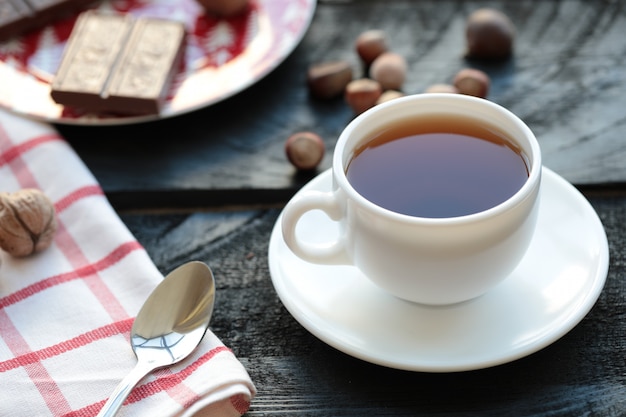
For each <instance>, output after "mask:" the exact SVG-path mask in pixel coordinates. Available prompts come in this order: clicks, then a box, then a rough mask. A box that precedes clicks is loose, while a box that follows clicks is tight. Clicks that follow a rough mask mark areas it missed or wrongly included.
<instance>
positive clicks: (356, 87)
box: [345, 78, 383, 114]
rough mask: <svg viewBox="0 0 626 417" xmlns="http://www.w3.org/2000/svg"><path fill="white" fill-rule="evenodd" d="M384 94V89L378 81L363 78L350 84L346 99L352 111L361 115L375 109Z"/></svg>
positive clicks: (347, 88)
mask: <svg viewBox="0 0 626 417" xmlns="http://www.w3.org/2000/svg"><path fill="white" fill-rule="evenodd" d="M382 93H383V89H382V87H381V86H380V83H379V82H378V81H375V80H370V79H369V78H361V79H358V80H354V81H351V82H350V83H349V84H348V86H347V87H346V93H345V98H346V102H347V103H348V105H349V106H350V107H351V108H352V110H353V111H354V112H355V113H357V114H360V113H363V112H364V111H365V110H367V109H369V108H371V107H374V106H375V105H376V102H377V101H378V99H379V98H380V96H381V94H382Z"/></svg>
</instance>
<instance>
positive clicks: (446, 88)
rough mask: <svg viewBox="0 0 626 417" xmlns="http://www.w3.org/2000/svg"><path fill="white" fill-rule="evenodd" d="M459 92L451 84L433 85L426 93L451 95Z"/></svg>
mask: <svg viewBox="0 0 626 417" xmlns="http://www.w3.org/2000/svg"><path fill="white" fill-rule="evenodd" d="M458 92H459V90H458V89H457V88H456V87H455V86H453V85H450V84H433V85H431V86H429V87H428V88H427V89H426V90H424V93H450V94H457V93H458Z"/></svg>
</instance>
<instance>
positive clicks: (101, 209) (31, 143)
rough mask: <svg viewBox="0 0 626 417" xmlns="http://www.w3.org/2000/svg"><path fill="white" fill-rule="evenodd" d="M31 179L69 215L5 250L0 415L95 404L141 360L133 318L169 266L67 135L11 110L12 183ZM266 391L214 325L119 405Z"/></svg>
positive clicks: (190, 406) (210, 408)
mask: <svg viewBox="0 0 626 417" xmlns="http://www.w3.org/2000/svg"><path fill="white" fill-rule="evenodd" d="M85 139H88V138H85ZM21 188H38V189H40V190H42V191H43V192H45V194H46V195H47V196H48V197H49V198H50V199H51V200H52V202H53V203H54V205H55V208H56V211H57V220H58V223H59V227H58V231H57V233H56V235H55V239H54V243H53V244H52V246H51V247H50V248H48V249H46V250H44V251H43V252H40V253H38V254H36V255H34V256H30V257H26V258H21V259H18V258H13V257H11V256H10V255H8V254H7V253H6V252H3V251H0V252H1V253H0V416H2V417H8V416H19V417H23V416H37V417H39V416H94V415H96V414H97V413H98V411H99V410H100V409H101V408H102V406H103V404H104V402H105V401H106V399H107V398H108V396H109V395H110V394H111V393H112V391H113V389H114V388H115V386H116V385H117V384H118V383H119V382H120V381H121V380H122V378H123V377H124V376H125V375H126V374H127V373H128V372H129V371H130V370H131V368H132V367H133V366H134V364H135V363H136V359H135V356H134V354H133V351H132V349H131V347H130V343H129V332H130V328H131V325H132V322H133V318H134V317H135V316H136V314H137V312H138V311H139V309H140V307H141V305H142V304H143V302H144V301H145V299H146V298H147V296H148V294H149V293H150V292H151V291H152V290H153V289H154V287H155V286H156V285H157V284H158V283H159V281H160V280H161V279H162V278H163V277H162V275H161V274H160V273H159V271H158V270H157V269H156V267H155V266H154V264H153V263H152V261H151V260H150V259H149V257H148V255H147V254H146V252H145V250H144V249H143V248H142V246H141V245H140V244H139V243H138V242H137V241H136V239H135V238H134V237H133V236H132V234H131V233H130V232H129V231H128V229H127V228H126V226H125V225H124V224H123V223H122V221H121V220H120V219H119V217H118V216H117V214H116V213H115V211H114V210H113V209H112V208H111V206H110V205H109V203H108V201H107V200H106V197H105V196H104V194H103V192H102V189H101V188H100V186H99V185H98V183H97V182H96V180H95V178H94V177H93V175H92V174H91V172H89V170H88V169H87V168H86V167H85V165H84V164H83V162H82V161H81V160H80V159H79V158H78V156H77V155H76V153H75V152H74V151H73V150H72V148H71V147H70V146H69V145H68V144H67V142H65V141H64V139H63V138H61V137H60V136H59V135H58V134H57V132H56V131H55V130H54V129H52V128H51V127H50V126H48V125H46V124H44V123H39V122H35V121H32V120H27V119H23V118H20V117H17V116H15V115H13V114H9V113H7V112H5V111H3V110H0V191H16V190H18V189H21ZM218 279H219V277H218ZM254 394H255V387H254V385H253V383H252V381H251V380H250V377H249V375H248V373H247V372H246V370H245V369H244V367H243V365H242V364H241V362H240V361H239V360H237V358H236V357H235V356H234V354H233V353H232V351H231V350H230V349H228V348H227V347H225V346H224V344H223V343H222V342H221V341H220V340H219V339H218V338H217V337H216V336H215V335H214V334H213V333H212V332H211V331H210V330H209V331H208V332H207V334H206V336H205V338H204V339H203V341H202V343H201V344H200V346H199V348H198V349H196V351H195V352H194V353H193V354H192V356H191V357H190V358H188V359H187V360H185V361H183V362H182V363H180V364H178V365H175V366H173V367H171V368H166V369H162V370H159V371H156V372H155V373H153V374H152V375H150V376H149V377H147V378H145V379H144V380H143V381H142V382H141V383H140V385H138V386H137V387H136V388H135V390H133V392H132V393H131V395H130V396H129V398H128V399H127V400H126V402H125V405H124V406H123V408H122V410H121V411H120V414H119V415H120V416H151V417H154V416H157V417H159V416H163V417H170V416H192V415H194V416H209V415H210V416H212V417H220V416H239V415H241V414H243V413H245V412H246V410H247V409H248V407H249V405H250V401H251V400H252V398H253V396H254Z"/></svg>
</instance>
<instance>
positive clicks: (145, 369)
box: [97, 362, 154, 417]
mask: <svg viewBox="0 0 626 417" xmlns="http://www.w3.org/2000/svg"><path fill="white" fill-rule="evenodd" d="M153 369H154V367H153V366H149V365H148V366H147V365H145V364H142V363H141V362H137V364H136V365H135V367H134V368H133V370H132V371H130V372H129V373H128V375H126V377H124V379H123V380H122V381H121V382H120V383H119V384H118V386H117V387H115V390H114V391H113V393H112V394H111V396H110V397H109V399H108V400H107V402H106V403H105V404H104V407H102V409H101V410H100V412H99V413H98V416H97V417H113V416H115V415H116V414H117V412H118V411H119V409H120V407H121V406H122V404H123V403H124V400H125V399H126V397H128V394H130V392H131V391H132V390H133V388H135V385H137V384H138V383H139V381H141V380H142V379H143V377H144V376H146V375H148V374H149V373H150V372H151V371H152V370H153Z"/></svg>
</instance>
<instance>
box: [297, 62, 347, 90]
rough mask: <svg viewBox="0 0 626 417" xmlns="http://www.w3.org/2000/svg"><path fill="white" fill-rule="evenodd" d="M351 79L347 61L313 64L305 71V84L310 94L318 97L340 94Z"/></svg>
mask: <svg viewBox="0 0 626 417" xmlns="http://www.w3.org/2000/svg"><path fill="white" fill-rule="evenodd" d="M350 81H352V67H351V66H350V63H349V62H347V61H331V62H323V63H320V64H315V65H312V66H311V67H309V70H308V72H307V85H308V86H309V91H310V92H311V95H312V96H314V97H316V98H319V99H331V98H333V97H338V96H340V95H341V94H342V93H343V92H344V90H345V88H346V86H347V85H348V83H349V82H350Z"/></svg>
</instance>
